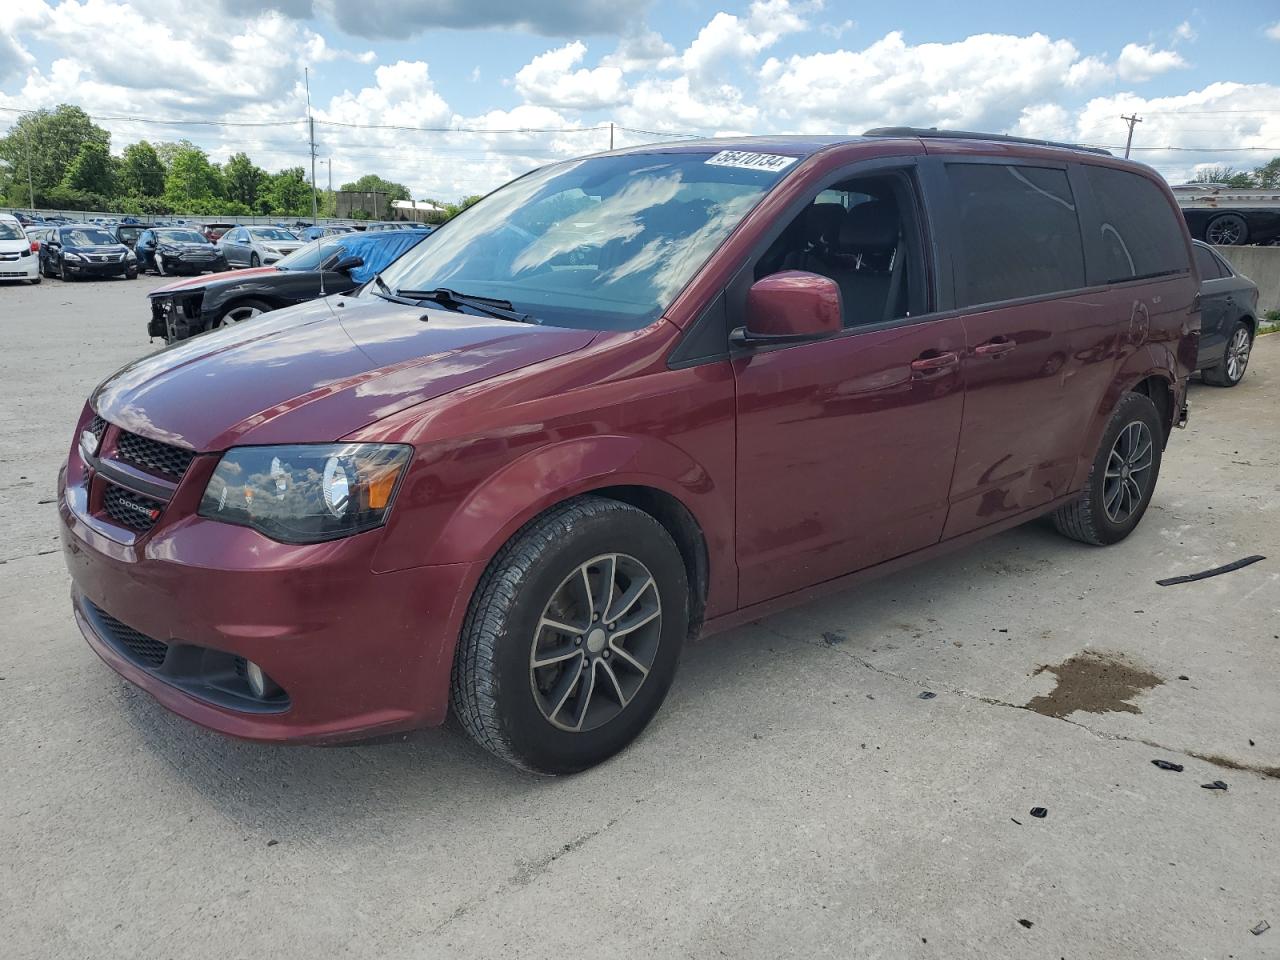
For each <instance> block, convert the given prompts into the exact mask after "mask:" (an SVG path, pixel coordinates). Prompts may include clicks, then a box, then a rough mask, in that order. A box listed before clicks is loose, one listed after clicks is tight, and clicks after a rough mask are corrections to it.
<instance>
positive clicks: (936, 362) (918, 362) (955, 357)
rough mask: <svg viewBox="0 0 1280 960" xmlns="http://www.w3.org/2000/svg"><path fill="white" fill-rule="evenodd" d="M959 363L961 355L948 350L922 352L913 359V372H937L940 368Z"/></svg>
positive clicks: (947, 367)
mask: <svg viewBox="0 0 1280 960" xmlns="http://www.w3.org/2000/svg"><path fill="white" fill-rule="evenodd" d="M959 363H960V355H959V354H957V353H954V352H952V351H950V350H948V351H947V352H946V353H931V354H928V355H923V354H922V355H921V356H918V357H916V358H915V359H914V360H912V361H911V370H912V372H913V373H922V374H927V373H937V372H938V371H940V370H947V369H949V368H951V367H954V366H958V365H959Z"/></svg>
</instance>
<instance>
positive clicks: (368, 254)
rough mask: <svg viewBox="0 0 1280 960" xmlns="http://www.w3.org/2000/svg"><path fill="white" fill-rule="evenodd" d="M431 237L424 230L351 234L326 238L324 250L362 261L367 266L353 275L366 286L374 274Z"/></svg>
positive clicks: (357, 269)
mask: <svg viewBox="0 0 1280 960" xmlns="http://www.w3.org/2000/svg"><path fill="white" fill-rule="evenodd" d="M428 236H430V234H428V233H426V232H425V231H422V230H378V231H375V232H374V233H350V234H342V235H341V236H337V237H325V244H324V248H325V250H326V251H328V250H329V249H330V244H332V245H333V248H334V249H341V250H342V251H343V256H353V257H361V258H363V259H364V264H363V265H361V266H359V267H356V268H355V269H354V270H352V271H351V279H352V280H354V281H355V282H356V283H367V282H368V281H370V280H372V279H373V276H374V274H376V273H381V272H382V271H383V270H385V269H386V268H387V267H388V266H389V265H390V264H391V262H392V261H393V260H395V259H396V258H398V257H399V256H400V255H401V254H402V253H404V252H405V251H406V250H408V249H409V248H410V247H413V246H416V245H417V244H418V243H420V242H421V241H422V240H424V239H425V238H426V237H428Z"/></svg>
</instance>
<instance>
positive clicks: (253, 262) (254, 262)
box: [249, 253, 262, 267]
mask: <svg viewBox="0 0 1280 960" xmlns="http://www.w3.org/2000/svg"><path fill="white" fill-rule="evenodd" d="M249 266H251V267H260V266H262V261H261V260H260V259H258V255H257V254H256V253H251V254H250V255H249Z"/></svg>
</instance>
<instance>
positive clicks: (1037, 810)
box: [1031, 807, 1049, 820]
mask: <svg viewBox="0 0 1280 960" xmlns="http://www.w3.org/2000/svg"><path fill="white" fill-rule="evenodd" d="M1031 815H1032V816H1033V817H1035V818H1036V819H1037V820H1043V819H1044V818H1045V817H1047V816H1048V815H1049V808H1048V807H1032V808H1031Z"/></svg>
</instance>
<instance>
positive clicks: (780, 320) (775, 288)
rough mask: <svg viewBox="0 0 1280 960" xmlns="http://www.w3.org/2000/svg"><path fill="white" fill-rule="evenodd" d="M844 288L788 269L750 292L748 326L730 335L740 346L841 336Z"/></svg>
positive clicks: (827, 278)
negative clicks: (841, 290) (834, 335)
mask: <svg viewBox="0 0 1280 960" xmlns="http://www.w3.org/2000/svg"><path fill="white" fill-rule="evenodd" d="M841 325H842V321H841V317H840V288H839V287H838V286H837V285H836V282H835V281H834V280H832V279H831V278H830V277H823V276H819V275H818V274H816V273H807V272H805V271H803V270H784V271H782V272H781V273H775V274H773V275H772V276H768V277H765V278H764V279H762V280H757V281H756V282H755V283H754V284H753V285H752V287H751V289H750V290H748V291H747V324H746V326H745V327H738V328H737V329H736V330H734V331H733V332H732V333H731V334H729V342H730V343H732V344H733V345H735V346H738V347H762V346H769V345H771V344H776V343H804V342H806V341H808V340H820V339H822V338H823V337H827V336H830V335H831V334H833V333H837V332H838V331H839V330H840V328H841Z"/></svg>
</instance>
